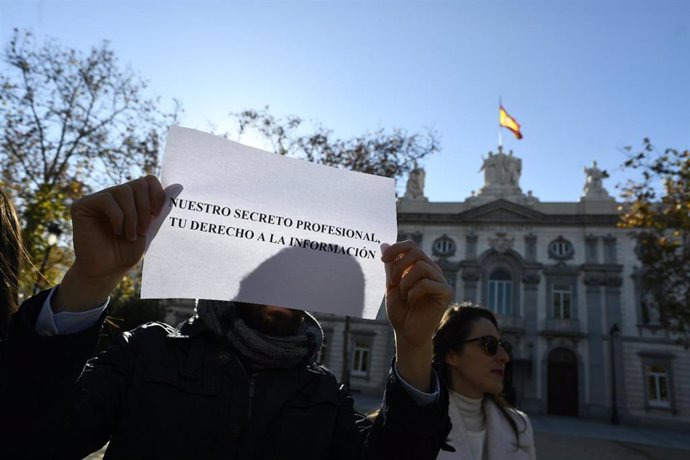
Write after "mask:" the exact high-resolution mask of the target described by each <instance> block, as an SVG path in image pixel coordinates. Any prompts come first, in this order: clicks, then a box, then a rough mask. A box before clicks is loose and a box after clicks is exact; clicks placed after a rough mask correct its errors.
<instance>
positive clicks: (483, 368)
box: [445, 318, 510, 399]
mask: <svg viewBox="0 0 690 460" xmlns="http://www.w3.org/2000/svg"><path fill="white" fill-rule="evenodd" d="M486 336H490V337H494V338H495V339H496V340H500V338H501V337H500V335H499V333H498V330H497V329H496V326H494V325H493V323H492V322H491V321H489V320H488V319H486V318H479V319H478V320H477V321H475V323H474V325H473V326H472V330H471V331H470V335H469V336H467V339H466V340H471V339H475V338H479V337H486ZM483 345H484V344H483V341H481V340H476V341H473V342H468V343H465V345H464V347H463V349H462V351H456V350H451V351H449V352H448V353H447V354H446V357H445V362H446V364H447V365H448V370H449V371H450V383H451V389H452V390H453V391H455V392H456V393H460V394H462V395H464V396H467V397H469V398H475V399H479V398H481V397H483V396H484V393H490V394H499V393H501V391H503V374H504V372H505V365H506V363H507V362H508V361H510V357H509V356H508V353H507V352H506V351H505V350H504V349H503V347H500V346H499V347H498V348H497V351H496V354H495V355H493V356H490V355H489V354H488V353H487V352H486V351H485V349H484V348H485V347H484V346H483Z"/></svg>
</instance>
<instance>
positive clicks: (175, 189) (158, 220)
mask: <svg viewBox="0 0 690 460" xmlns="http://www.w3.org/2000/svg"><path fill="white" fill-rule="evenodd" d="M182 190H184V187H182V185H180V184H172V185H169V186H167V187H166V188H165V190H164V191H165V203H164V204H163V209H162V210H161V213H160V214H159V215H158V216H156V217H154V219H153V220H152V221H151V225H149V231H148V233H147V234H146V249H147V250H148V248H149V246H150V245H151V241H153V239H154V238H155V237H156V235H158V231H159V230H160V229H161V227H162V226H163V222H165V219H166V217H168V214H170V211H172V208H173V207H172V204H171V203H170V198H177V197H178V196H179V195H180V193H182Z"/></svg>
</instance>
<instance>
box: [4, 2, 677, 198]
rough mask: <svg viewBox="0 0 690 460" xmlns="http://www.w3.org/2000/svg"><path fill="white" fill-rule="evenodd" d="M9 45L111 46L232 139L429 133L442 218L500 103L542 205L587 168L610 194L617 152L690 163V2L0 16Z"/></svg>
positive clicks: (119, 6) (17, 8) (111, 8)
mask: <svg viewBox="0 0 690 460" xmlns="http://www.w3.org/2000/svg"><path fill="white" fill-rule="evenodd" d="M15 27H19V28H29V29H31V30H32V31H33V32H34V33H35V34H36V35H37V36H38V37H39V38H40V39H42V38H43V37H46V36H47V37H53V38H56V39H58V40H59V41H61V42H62V43H63V44H65V45H67V46H70V47H75V48H81V49H85V50H86V49H87V48H88V47H89V46H91V45H93V44H96V43H98V42H99V41H100V40H102V39H108V40H110V42H111V43H112V47H113V49H114V50H115V51H116V53H117V55H118V56H119V58H120V60H121V61H122V62H123V63H127V64H129V65H131V67H132V68H133V69H135V70H137V71H139V72H140V73H141V74H142V75H143V76H144V77H145V78H146V79H148V80H149V81H150V84H151V87H152V89H153V90H154V91H155V92H156V93H157V94H158V95H160V96H162V97H163V99H168V100H169V99H171V98H173V97H176V98H178V99H180V100H181V101H182V103H183V104H184V107H185V111H186V113H185V115H184V117H183V119H182V124H183V125H185V126H189V127H194V128H199V129H204V128H206V127H207V126H208V125H207V121H212V122H213V123H215V124H216V125H217V126H218V127H219V129H222V128H224V127H225V126H229V124H230V119H229V118H228V117H227V113H228V112H230V111H238V110H241V109H244V108H261V107H263V106H264V105H267V104H268V105H270V106H271V109H272V111H273V112H274V113H275V114H278V115H284V114H295V115H299V116H301V117H303V118H305V119H307V120H314V121H318V122H321V123H322V124H323V125H325V126H327V127H330V128H332V129H334V130H335V132H336V134H337V135H340V136H343V137H346V136H350V135H353V134H357V133H360V132H363V131H366V130H373V129H377V128H381V127H384V128H388V127H403V128H406V129H407V130H409V131H412V132H414V131H419V130H423V129H425V128H433V129H435V130H437V131H438V132H439V134H440V135H441V143H442V151H441V152H440V153H439V154H437V155H435V156H434V157H432V158H429V159H428V160H427V161H426V162H425V163H424V167H425V168H426V170H427V177H426V182H427V184H426V194H427V196H428V197H429V198H430V199H431V200H432V201H458V200H463V199H465V198H466V197H467V196H469V195H470V191H471V190H474V189H477V188H479V187H481V185H482V184H483V177H482V176H481V175H480V174H478V173H477V171H478V170H479V168H480V166H481V156H482V155H486V153H487V152H488V151H489V150H494V151H495V150H496V145H497V138H498V129H497V124H498V107H497V105H498V97H499V95H501V96H502V98H503V104H504V106H505V107H506V108H507V109H508V111H509V112H511V114H512V115H513V116H514V117H515V118H516V119H517V120H518V121H519V122H520V123H521V124H522V127H523V133H524V139H523V140H521V141H517V140H515V139H514V138H513V137H512V135H511V134H510V133H509V132H507V131H505V130H504V144H505V147H506V148H508V149H512V150H513V151H514V153H515V155H517V156H519V157H521V158H522V159H523V174H522V179H521V186H522V188H523V190H525V191H526V190H532V191H533V193H534V195H535V196H537V197H538V198H540V199H541V200H542V201H576V200H578V199H579V197H580V194H581V191H582V186H583V183H584V174H583V172H582V170H583V168H584V167H585V166H586V165H589V164H590V163H591V161H592V160H597V161H598V163H599V165H600V166H601V167H602V168H604V169H607V170H608V171H609V172H610V173H611V174H612V177H611V178H610V179H608V180H607V181H606V182H605V185H607V187H608V188H609V190H610V191H611V192H614V188H613V186H614V184H615V183H617V182H621V181H623V180H624V178H625V175H624V174H623V172H622V171H621V170H620V164H621V163H622V162H623V161H624V160H625V157H624V155H623V153H622V152H621V148H622V147H623V146H626V145H632V146H634V147H638V146H640V145H641V141H642V138H643V137H645V136H648V137H650V138H651V139H652V141H653V142H654V143H655V144H656V145H657V146H658V147H660V148H665V147H676V148H690V110H689V108H690V1H687V0H676V1H672V0H643V1H635V0H595V1H589V0H542V1H523V0H509V1H491V0H483V1H463V0H456V1H445V2H441V1H413V2H408V1H382V0H368V1H362V2H349V1H327V0H320V1H319V0H314V1H309V2H305V1H293V0H284V1H270V2H269V1H257V0H255V1H253V2H235V1H214V2H210V1H204V0H196V1H174V0H172V1H171V0H169V1H153V0H148V1H146V0H144V1H130V2H125V1H107V0H88V1H64V0H44V1H30V0H22V1H16V0H14V1H13V0H0V39H1V40H2V42H3V43H6V42H7V40H8V38H9V37H10V36H11V34H12V29H13V28H15ZM2 65H3V64H0V69H2V67H1V66H2Z"/></svg>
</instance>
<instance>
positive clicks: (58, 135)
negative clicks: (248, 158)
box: [0, 29, 179, 284]
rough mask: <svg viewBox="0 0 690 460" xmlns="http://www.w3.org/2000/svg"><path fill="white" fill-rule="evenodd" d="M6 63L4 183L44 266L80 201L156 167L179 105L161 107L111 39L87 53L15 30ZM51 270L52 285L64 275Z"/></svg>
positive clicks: (1, 81) (2, 78)
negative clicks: (55, 235) (54, 229)
mask: <svg viewBox="0 0 690 460" xmlns="http://www.w3.org/2000/svg"><path fill="white" fill-rule="evenodd" d="M3 57H4V59H3V60H4V64H3V65H2V67H0V129H1V130H2V132H1V134H0V165H1V167H2V176H1V177H0V182H1V185H2V187H3V188H5V189H11V193H12V194H13V197H14V199H15V201H16V204H17V206H18V209H19V210H20V213H21V216H22V220H23V227H24V228H23V232H24V237H25V243H26V247H27V251H28V253H29V254H30V256H31V257H32V260H33V263H34V266H40V265H41V263H42V260H43V259H44V257H45V256H44V255H45V254H46V253H47V250H48V247H47V244H48V243H47V242H46V238H45V232H46V227H47V225H48V224H53V225H55V224H57V225H59V226H61V227H63V229H64V230H68V228H67V227H68V217H69V206H70V204H71V202H72V201H73V200H74V199H75V198H76V197H79V196H81V195H83V194H85V193H88V192H90V191H92V190H95V189H98V188H102V187H103V186H104V185H105V184H112V183H117V182H122V181H124V180H127V179H130V178H134V177H137V176H140V175H142V174H145V173H150V172H154V171H155V169H156V167H157V166H158V158H159V150H160V147H161V145H160V144H161V138H162V135H163V134H164V132H165V130H166V129H167V126H169V125H170V124H171V123H173V122H174V120H175V119H176V116H177V113H178V110H179V105H178V104H177V103H176V102H175V107H174V108H173V109H172V110H171V111H170V112H167V113H166V112H164V111H162V110H161V109H160V108H159V99H158V98H155V97H148V96H147V83H146V82H145V81H144V80H142V78H141V77H140V76H138V75H137V74H136V73H135V72H133V71H132V70H131V69H129V68H125V67H122V66H121V65H120V64H119V63H118V60H117V57H116V56H115V54H114V52H113V51H112V50H111V49H110V46H109V44H108V42H103V43H101V44H100V45H98V46H94V47H92V48H91V49H90V50H89V51H87V52H82V51H79V50H75V49H71V48H68V47H65V46H62V45H61V44H59V43H58V42H56V41H55V40H46V41H45V42H44V43H43V44H38V43H37V42H36V40H35V38H34V37H33V35H32V34H31V33H30V32H26V31H19V30H16V29H15V32H14V34H13V36H12V37H11V39H10V40H9V42H8V43H7V45H6V47H5V50H4V56H3ZM50 261H51V262H54V260H53V259H52V258H51V259H50ZM51 265H52V264H51ZM49 268H50V267H48V269H47V271H46V275H48V277H49V278H50V279H49V280H45V281H49V282H53V281H55V277H57V276H58V275H59V270H55V271H51V270H50V269H49ZM38 279H39V280H40V277H38ZM41 284H43V282H42V283H41Z"/></svg>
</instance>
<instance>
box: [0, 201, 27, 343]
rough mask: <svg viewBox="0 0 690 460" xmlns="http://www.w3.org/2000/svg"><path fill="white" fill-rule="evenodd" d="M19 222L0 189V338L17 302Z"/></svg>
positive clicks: (20, 259)
mask: <svg viewBox="0 0 690 460" xmlns="http://www.w3.org/2000/svg"><path fill="white" fill-rule="evenodd" d="M24 254H25V253H24V249H23V246H22V233H21V224H20V223H19V217H18V216H17V212H16V211H15V209H14V206H13V205H12V202H11V201H10V198H9V197H8V196H7V194H6V193H5V192H4V191H3V190H0V339H1V338H4V337H5V336H6V335H7V328H8V326H9V319H10V316H12V313H14V312H15V311H16V310H17V304H18V302H19V274H20V272H21V269H22V262H23V260H24V257H25V255H24Z"/></svg>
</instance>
